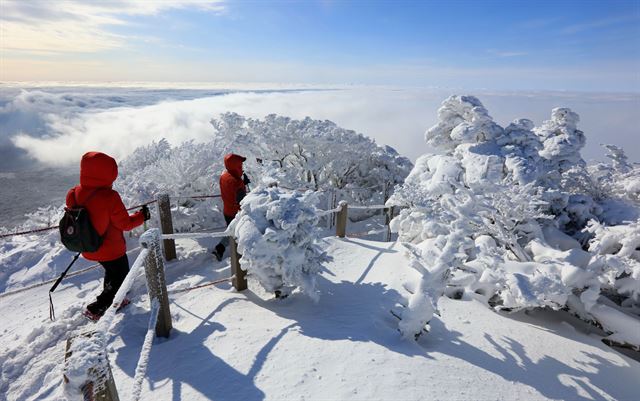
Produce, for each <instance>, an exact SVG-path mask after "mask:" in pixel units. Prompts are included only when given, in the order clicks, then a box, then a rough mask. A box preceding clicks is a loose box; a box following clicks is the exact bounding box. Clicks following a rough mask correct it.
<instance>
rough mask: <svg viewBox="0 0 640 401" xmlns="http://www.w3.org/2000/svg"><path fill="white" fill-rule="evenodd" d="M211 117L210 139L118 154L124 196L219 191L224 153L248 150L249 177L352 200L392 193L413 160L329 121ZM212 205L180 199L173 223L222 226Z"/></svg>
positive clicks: (137, 199) (154, 145)
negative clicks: (120, 158)
mask: <svg viewBox="0 0 640 401" xmlns="http://www.w3.org/2000/svg"><path fill="white" fill-rule="evenodd" d="M211 124H212V126H213V128H214V131H213V132H212V136H211V140H210V141H209V142H206V143H196V142H194V141H187V142H184V143H182V144H180V145H178V146H171V145H170V144H169V143H168V142H167V141H165V140H164V139H162V140H160V141H159V142H154V143H152V144H150V145H148V146H145V147H142V148H139V149H137V150H136V151H134V153H133V154H131V155H130V156H129V157H128V158H126V159H125V160H123V161H122V162H121V163H120V177H119V179H118V180H117V181H116V188H117V189H118V190H119V191H120V192H121V194H122V195H123V199H125V201H126V202H127V203H129V204H136V203H140V202H141V201H145V200H149V199H152V198H153V197H154V196H155V195H157V194H158V193H162V192H165V193H169V194H171V195H172V196H178V195H200V194H212V193H218V192H219V189H218V177H219V176H220V173H221V172H222V171H223V170H224V166H223V157H224V155H225V154H226V153H230V152H233V153H238V154H241V155H243V156H246V157H247V161H246V162H245V171H246V172H247V173H248V175H249V176H250V177H251V179H252V180H253V182H254V184H259V183H262V184H265V185H267V184H269V183H271V182H274V181H275V182H277V183H278V184H279V185H280V187H282V188H290V189H311V190H314V191H336V192H337V194H336V197H337V198H338V199H345V200H347V201H354V202H356V203H365V202H372V200H377V201H378V202H380V200H381V199H382V197H383V195H384V192H385V189H386V190H387V192H391V190H390V189H391V188H393V186H394V185H396V184H399V183H401V182H402V181H403V180H404V178H405V177H406V175H407V174H408V173H409V171H410V170H411V167H412V164H411V162H410V161H409V160H408V159H406V158H404V157H402V156H400V155H399V154H398V153H397V152H396V151H395V150H394V149H393V148H391V147H388V146H382V147H381V146H378V145H377V144H376V143H375V142H374V141H373V140H371V139H369V138H367V137H365V136H363V135H361V134H357V133H356V132H354V131H351V130H346V129H343V128H340V127H338V126H337V125H336V124H334V123H333V122H331V121H320V120H312V119H310V118H306V119H304V120H293V119H290V118H287V117H280V116H276V115H270V116H267V117H265V118H264V119H250V118H246V117H243V116H240V115H238V114H235V113H226V114H222V115H220V117H219V118H217V119H213V120H211ZM257 159H260V162H258V161H257ZM326 201H327V199H326V198H325V199H324V202H325V203H324V204H325V205H326ZM212 204H215V203H213V202H211V200H208V201H206V202H204V201H203V202H193V201H189V200H186V199H183V200H179V202H178V206H176V209H174V212H175V216H176V221H174V226H175V228H176V229H177V230H179V231H184V230H193V229H199V228H207V227H212V226H218V225H222V224H223V221H222V218H221V214H220V213H218V211H217V209H216V208H217V207H218V205H217V204H215V205H216V206H215V207H214V208H212V207H211V205H212ZM194 219H195V220H194Z"/></svg>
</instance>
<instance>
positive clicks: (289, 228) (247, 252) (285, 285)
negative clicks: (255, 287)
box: [232, 187, 330, 300]
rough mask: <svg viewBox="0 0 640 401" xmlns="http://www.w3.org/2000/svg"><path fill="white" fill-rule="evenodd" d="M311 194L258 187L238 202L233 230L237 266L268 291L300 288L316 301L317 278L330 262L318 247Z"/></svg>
mask: <svg viewBox="0 0 640 401" xmlns="http://www.w3.org/2000/svg"><path fill="white" fill-rule="evenodd" d="M315 198H316V194H314V193H313V192H310V191H308V192H306V193H301V192H297V191H296V192H288V191H287V192H285V191H283V190H281V189H279V188H276V187H272V188H256V189H254V190H253V191H252V192H251V193H249V194H248V195H247V196H246V197H245V198H244V200H243V201H242V202H241V206H242V209H241V210H240V212H239V213H238V215H237V216H236V219H235V220H234V222H233V223H232V224H233V227H232V229H233V230H234V233H235V236H236V237H237V239H238V252H239V253H240V254H242V257H241V259H240V265H241V267H242V269H244V270H246V271H247V272H248V274H249V275H250V276H253V277H255V278H256V279H257V281H258V282H259V283H260V285H262V287H263V288H264V289H265V290H267V291H269V292H275V291H280V292H282V293H285V294H288V293H290V292H291V291H292V290H293V289H296V288H297V289H299V290H301V291H302V292H303V293H304V294H306V295H308V296H310V297H311V298H313V299H314V300H317V299H318V296H319V294H318V292H317V291H316V287H315V279H316V275H317V274H318V272H320V270H321V269H322V264H323V263H324V262H327V261H329V260H330V258H329V256H328V255H327V254H326V253H325V252H323V251H322V249H321V248H320V246H319V245H318V243H319V241H320V232H319V230H318V214H317V210H316V207H315Z"/></svg>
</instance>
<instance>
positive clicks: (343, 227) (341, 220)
mask: <svg viewBox="0 0 640 401" xmlns="http://www.w3.org/2000/svg"><path fill="white" fill-rule="evenodd" d="M338 206H339V207H340V211H339V212H338V217H337V221H336V236H337V237H340V238H344V237H345V236H346V235H347V216H348V215H349V211H348V209H349V208H348V206H347V202H346V201H340V203H339V204H338Z"/></svg>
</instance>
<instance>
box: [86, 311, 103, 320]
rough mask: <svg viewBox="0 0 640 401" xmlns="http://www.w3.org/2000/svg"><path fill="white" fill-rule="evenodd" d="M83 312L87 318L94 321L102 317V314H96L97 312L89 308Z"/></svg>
mask: <svg viewBox="0 0 640 401" xmlns="http://www.w3.org/2000/svg"><path fill="white" fill-rule="evenodd" d="M82 314H83V315H84V316H85V317H86V318H87V319H89V320H93V321H94V322H97V321H98V320H100V318H101V317H102V315H98V314H95V313H93V312H91V311H90V310H89V309H85V310H84V312H82Z"/></svg>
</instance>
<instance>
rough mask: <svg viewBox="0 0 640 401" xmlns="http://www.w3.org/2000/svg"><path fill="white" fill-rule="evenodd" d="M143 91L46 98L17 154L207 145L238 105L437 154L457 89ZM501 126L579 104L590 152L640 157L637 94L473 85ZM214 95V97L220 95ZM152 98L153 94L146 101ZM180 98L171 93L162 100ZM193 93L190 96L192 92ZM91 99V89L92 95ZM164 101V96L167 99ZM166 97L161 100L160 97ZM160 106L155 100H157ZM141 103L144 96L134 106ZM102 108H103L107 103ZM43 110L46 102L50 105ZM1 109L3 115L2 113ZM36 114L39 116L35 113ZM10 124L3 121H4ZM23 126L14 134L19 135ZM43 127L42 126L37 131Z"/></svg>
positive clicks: (22, 106) (54, 158)
mask: <svg viewBox="0 0 640 401" xmlns="http://www.w3.org/2000/svg"><path fill="white" fill-rule="evenodd" d="M171 93H173V92H168V93H163V94H158V93H157V92H151V93H147V94H145V92H143V93H141V94H140V97H139V98H138V102H139V103H138V104H139V105H138V106H135V107H131V106H130V105H129V104H126V103H124V104H122V105H121V106H119V107H111V106H113V104H116V103H117V102H118V101H122V100H124V99H121V98H119V96H118V90H115V89H114V90H113V93H112V95H111V96H110V97H107V98H102V99H101V100H96V102H97V103H96V105H94V106H95V107H89V108H83V107H80V105H79V103H78V102H80V103H83V102H84V101H83V100H78V99H72V100H69V98H68V97H67V98H65V96H58V97H55V98H51V97H47V96H44V95H39V96H38V97H37V99H38V100H37V101H36V103H38V102H44V104H46V108H47V112H46V113H45V114H44V115H43V117H42V120H41V124H39V125H37V126H34V127H28V126H25V127H24V128H23V129H20V130H19V131H20V132H21V133H19V134H17V135H14V136H12V137H11V143H12V145H13V146H15V148H17V151H22V152H26V153H27V154H28V155H29V156H30V157H32V158H34V159H35V160H37V161H39V162H42V163H45V164H49V165H64V164H75V163H77V161H78V160H79V159H80V157H81V155H82V154H83V153H84V152H86V151H89V150H101V151H104V152H107V153H110V154H113V155H114V156H116V157H117V158H119V159H120V158H123V157H125V156H127V155H128V154H130V153H131V152H132V151H133V150H134V149H135V148H137V147H138V146H143V145H147V144H149V143H150V142H151V141H153V140H159V139H161V138H166V139H167V140H168V141H169V142H170V143H172V144H179V143H182V142H183V141H185V140H195V141H196V142H206V141H208V140H210V138H211V136H212V135H214V130H213V127H212V126H211V125H210V123H209V121H210V120H211V118H213V117H215V116H217V115H218V114H220V113H223V112H227V111H233V112H237V113H239V114H242V115H246V116H249V117H254V118H262V117H264V116H265V115H268V114H271V113H275V114H280V115H286V116H290V117H292V118H296V119H300V118H304V117H306V116H309V117H311V118H314V119H328V120H332V121H334V122H336V123H337V124H338V125H340V126H342V127H344V128H348V129H353V130H356V131H357V132H360V133H362V134H364V135H367V136H369V137H371V138H373V139H375V140H376V141H377V142H378V143H379V144H385V145H390V146H392V147H394V148H395V149H396V150H397V151H398V152H400V153H401V154H402V155H404V156H407V157H409V158H411V159H415V158H416V157H417V156H418V155H421V154H424V153H426V152H429V151H430V149H429V148H428V147H427V145H426V144H425V142H424V138H423V135H424V132H425V130H426V129H427V128H429V127H430V126H431V125H433V124H434V123H435V122H436V119H437V118H436V117H437V113H436V112H437V109H438V107H439V105H440V103H441V102H442V100H444V99H445V98H446V97H447V96H449V95H450V94H452V93H451V91H445V90H391V89H353V90H330V91H304V92H299V91H295V92H286V91H285V92H267V93H255V92H250V93H247V92H241V93H231V94H223V93H224V92H220V94H219V95H217V96H209V97H205V98H197V99H193V98H189V97H182V98H180V97H179V96H180V95H179V93H180V91H175V94H173V95H171ZM474 94H475V95H477V96H479V97H480V98H481V99H482V101H483V103H484V104H485V106H486V107H487V108H488V109H489V111H490V112H491V114H492V116H493V117H494V119H495V120H496V121H497V122H498V123H499V124H501V125H506V124H507V123H508V122H510V121H512V120H514V119H516V118H529V119H531V120H533V121H534V123H536V124H537V125H539V124H541V123H542V121H544V120H546V119H548V118H549V116H550V113H551V109H552V108H554V107H559V106H566V107H571V108H572V109H573V110H575V111H576V112H578V113H579V114H580V116H581V122H580V124H579V128H580V129H582V130H583V131H585V134H586V135H587V141H588V142H587V147H586V148H585V150H584V151H583V155H584V156H585V158H587V159H593V158H598V159H602V154H603V152H602V150H601V149H600V148H599V144H600V143H603V142H604V143H613V144H616V145H618V146H621V147H623V148H624V149H625V150H626V151H627V152H628V155H629V157H630V158H631V159H632V160H640V150H638V149H636V147H634V146H633V144H634V141H635V140H634V138H635V136H636V135H637V132H636V129H635V128H634V127H635V125H634V121H635V113H636V110H635V109H636V105H637V102H638V100H639V99H638V96H637V95H624V96H621V95H615V94H614V95H606V94H600V95H591V96H589V95H585V94H579V93H576V94H571V93H566V92H565V93H518V94H514V93H501V92H484V93H479V92H474ZM212 95H213V94H212ZM145 96H147V97H148V98H147V99H146V100H145ZM163 96H164V99H167V98H171V97H173V98H174V99H186V100H172V101H167V100H165V101H160V100H159V99H162V98H163ZM183 96H184V95H183ZM88 97H90V96H88ZM125 101H126V102H131V103H134V100H133V99H126V100H125ZM159 101H160V102H159ZM158 102H159V103H158ZM152 103H154V104H152ZM134 104H135V103H134ZM105 105H106V107H109V108H106V107H103V108H102V109H100V108H99V107H101V106H105ZM41 106H42V107H45V106H44V105H43V104H41ZM9 107H11V109H10V112H6V113H5V115H4V117H2V119H3V120H5V121H6V120H9V119H10V118H11V117H14V118H13V120H11V121H14V125H16V126H17V125H18V123H19V119H16V118H15V117H16V116H19V114H20V113H23V114H24V113H26V111H27V110H28V109H29V108H31V109H33V108H34V107H35V108H38V107H40V106H34V105H33V103H30V102H28V101H24V99H23V100H21V101H20V102H12V103H11V105H6V106H5V111H6V110H9V109H8V108H9ZM0 116H1V114H0ZM29 121H31V120H29ZM0 123H2V121H0ZM16 126H14V132H16ZM32 130H34V131H32Z"/></svg>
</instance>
